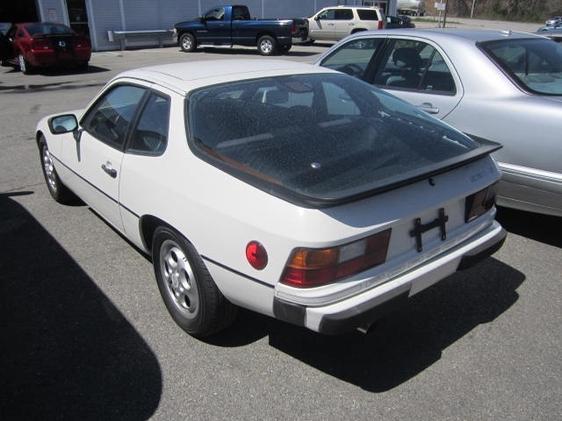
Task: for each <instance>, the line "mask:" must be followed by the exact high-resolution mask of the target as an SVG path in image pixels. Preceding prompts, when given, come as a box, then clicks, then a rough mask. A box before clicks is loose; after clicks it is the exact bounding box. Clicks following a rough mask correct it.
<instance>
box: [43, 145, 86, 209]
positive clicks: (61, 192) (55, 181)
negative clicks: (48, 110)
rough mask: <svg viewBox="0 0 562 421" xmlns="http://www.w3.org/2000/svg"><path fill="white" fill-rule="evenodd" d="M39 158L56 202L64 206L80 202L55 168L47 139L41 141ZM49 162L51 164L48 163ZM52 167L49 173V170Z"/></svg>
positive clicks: (48, 187)
mask: <svg viewBox="0 0 562 421" xmlns="http://www.w3.org/2000/svg"><path fill="white" fill-rule="evenodd" d="M39 157H40V159H41V170H42V172H43V177H45V183H46V184H47V189H48V190H49V193H50V194H51V196H52V198H53V199H55V201H56V202H58V203H61V204H63V205H71V204H74V203H77V202H78V198H77V197H76V195H75V194H74V193H72V191H71V190H70V189H69V188H68V187H66V186H65V185H64V184H63V183H62V181H61V180H60V178H59V175H58V174H57V171H56V170H55V167H54V166H53V162H52V158H51V156H50V153H49V148H47V142H46V141H45V138H44V137H43V136H41V138H40V139H39ZM47 161H49V162H50V163H49V162H47ZM48 167H50V169H49V172H48V171H47V168H48Z"/></svg>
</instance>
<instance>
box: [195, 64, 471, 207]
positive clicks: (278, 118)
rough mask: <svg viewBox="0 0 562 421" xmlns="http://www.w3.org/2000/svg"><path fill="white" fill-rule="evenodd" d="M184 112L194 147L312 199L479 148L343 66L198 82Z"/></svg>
mask: <svg viewBox="0 0 562 421" xmlns="http://www.w3.org/2000/svg"><path fill="white" fill-rule="evenodd" d="M187 114H188V125H189V127H188V132H189V133H190V135H191V139H190V142H191V144H192V145H193V147H194V151H195V153H196V154H197V155H199V156H200V157H202V158H203V159H205V160H207V161H208V162H210V163H212V164H214V165H216V166H218V167H220V168H221V169H223V170H225V171H227V172H230V173H231V174H233V175H235V176H237V177H239V178H242V179H244V180H246V181H249V182H250V183H251V184H254V185H256V184H257V185H258V187H261V188H262V189H264V190H266V191H270V192H271V191H272V190H276V191H277V193H279V192H281V194H280V195H281V196H282V197H283V195H285V196H287V195H288V196H291V195H292V196H295V195H296V196H298V197H300V198H303V197H305V198H307V199H311V200H312V201H315V200H316V201H322V200H325V201H338V200H341V199H344V198H349V197H352V196H354V195H359V194H361V193H364V192H365V191H368V190H371V189H374V188H380V187H383V186H385V185H388V184H390V183H393V182H397V181H398V180H404V179H406V178H408V177H410V176H412V175H413V174H418V175H419V174H420V171H421V172H424V171H425V170H427V169H429V168H432V169H434V168H435V166H436V165H437V166H439V165H440V164H443V163H445V162H447V161H450V160H451V159H454V158H457V157H459V156H461V155H463V154H466V153H468V152H470V151H473V150H474V149H476V148H477V147H478V146H477V144H475V143H474V142H473V141H472V140H471V139H469V138H468V137H466V136H465V135H463V134H462V133H460V132H458V131H455V130H453V129H451V128H450V127H449V126H447V125H445V124H443V123H441V122H440V121H438V120H436V119H433V118H432V117H430V116H429V115H428V114H426V113H423V112H421V111H419V110H418V109H416V108H414V107H413V106H411V105H408V104H407V103H405V102H403V101H401V100H399V99H397V98H395V97H393V96H391V95H389V94H386V93H384V92H383V91H381V90H379V89H377V88H374V87H372V86H371V85H368V84H366V83H364V82H362V81H359V80H357V79H355V78H352V77H350V76H347V75H342V74H306V75H292V76H279V77H271V78H263V79H254V80H249V81H243V82H233V83H227V84H223V85H215V86H210V87H206V88H202V89H200V90H197V91H195V92H194V93H193V94H191V95H190V97H189V99H188V107H187ZM274 194H275V193H274ZM278 195H279V194H278ZM289 200H290V199H289Z"/></svg>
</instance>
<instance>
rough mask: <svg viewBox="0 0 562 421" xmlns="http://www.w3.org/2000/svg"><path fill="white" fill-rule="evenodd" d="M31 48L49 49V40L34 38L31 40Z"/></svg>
mask: <svg viewBox="0 0 562 421" xmlns="http://www.w3.org/2000/svg"><path fill="white" fill-rule="evenodd" d="M31 49H32V50H50V49H51V41H50V40H48V39H41V38H40V39H34V40H33V41H31Z"/></svg>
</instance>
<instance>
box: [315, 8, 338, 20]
mask: <svg viewBox="0 0 562 421" xmlns="http://www.w3.org/2000/svg"><path fill="white" fill-rule="evenodd" d="M335 18H336V11H335V10H334V9H328V10H324V11H323V12H322V13H320V14H319V15H318V19H324V20H334V19H335Z"/></svg>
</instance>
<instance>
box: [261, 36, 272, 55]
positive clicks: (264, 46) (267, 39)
mask: <svg viewBox="0 0 562 421" xmlns="http://www.w3.org/2000/svg"><path fill="white" fill-rule="evenodd" d="M258 51H259V53H260V54H261V55H262V56H272V55H274V54H275V53H276V52H277V40H276V39H275V38H273V37H272V36H269V35H263V36H261V37H260V39H258Z"/></svg>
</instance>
